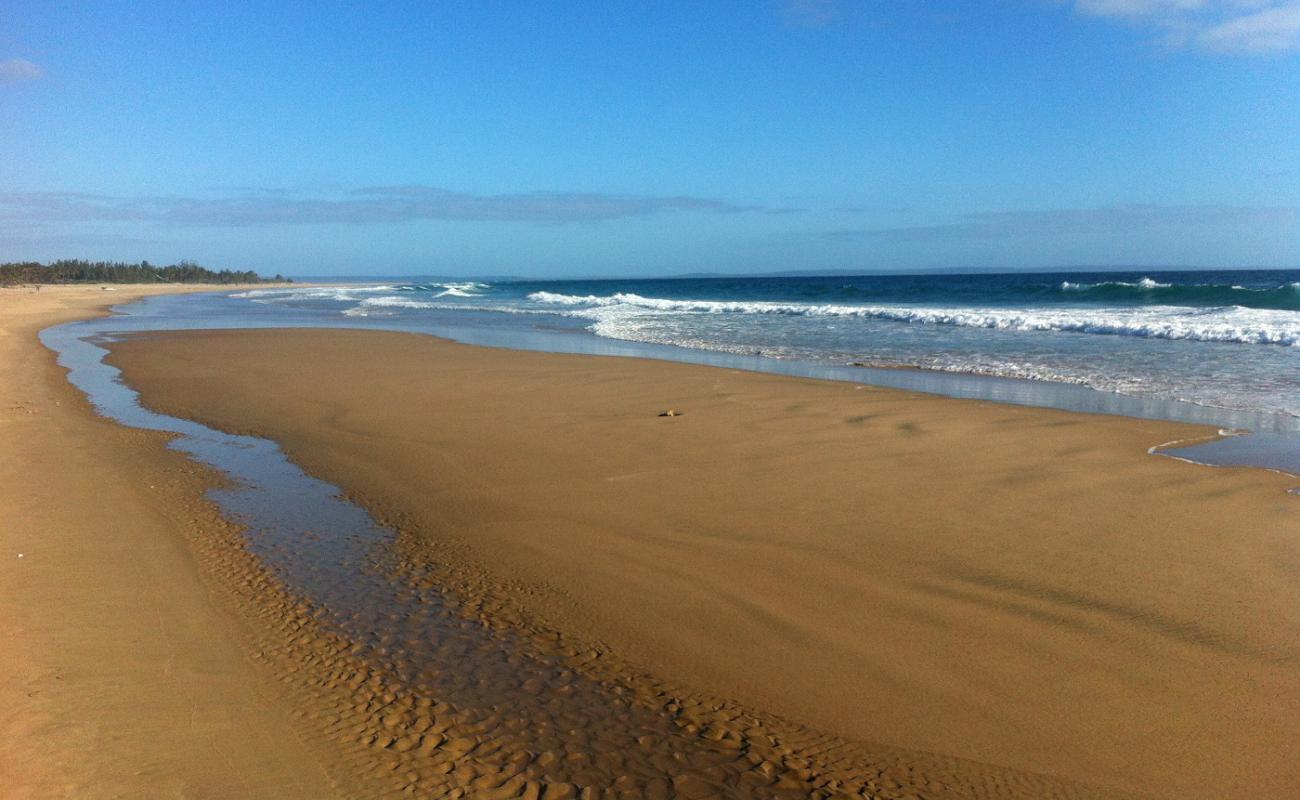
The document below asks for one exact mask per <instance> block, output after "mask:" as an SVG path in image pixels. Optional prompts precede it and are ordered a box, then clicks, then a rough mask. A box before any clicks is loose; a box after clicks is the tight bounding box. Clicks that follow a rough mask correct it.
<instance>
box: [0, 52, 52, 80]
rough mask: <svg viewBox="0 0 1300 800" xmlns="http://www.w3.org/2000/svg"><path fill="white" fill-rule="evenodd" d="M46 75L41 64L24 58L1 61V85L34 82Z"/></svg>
mask: <svg viewBox="0 0 1300 800" xmlns="http://www.w3.org/2000/svg"><path fill="white" fill-rule="evenodd" d="M44 74H45V70H43V69H41V67H40V65H39V64H33V63H32V62H30V61H28V60H26V59H23V58H11V59H9V60H7V61H0V84H6V85H10V86H12V85H14V84H18V83H27V82H28V81H34V80H37V79H38V78H40V77H41V76H43V75H44Z"/></svg>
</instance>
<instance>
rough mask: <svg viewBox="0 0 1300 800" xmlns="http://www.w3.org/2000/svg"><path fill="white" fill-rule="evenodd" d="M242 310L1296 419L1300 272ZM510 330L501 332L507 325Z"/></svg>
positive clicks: (824, 282)
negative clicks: (475, 319)
mask: <svg viewBox="0 0 1300 800" xmlns="http://www.w3.org/2000/svg"><path fill="white" fill-rule="evenodd" d="M237 297H239V298H241V299H244V300H246V301H248V302H252V303H257V304H262V305H278V306H283V307H286V308H293V309H297V310H300V311H311V312H316V313H319V314H322V315H335V316H339V317H344V318H348V319H352V320H355V321H360V320H362V319H366V320H371V321H376V322H377V321H380V320H390V321H401V322H402V323H403V325H404V326H406V325H410V324H412V323H416V324H418V322H419V321H421V320H425V321H427V322H429V323H430V324H437V323H445V322H447V321H448V319H449V316H450V318H451V320H452V321H453V322H454V321H455V317H454V315H455V314H456V313H457V312H459V313H460V314H462V315H469V314H477V315H482V314H497V315H511V316H514V317H521V318H526V320H527V322H526V323H524V324H527V325H529V326H532V327H546V326H551V327H554V328H558V329H564V328H566V327H567V328H571V327H574V326H576V327H579V328H581V329H585V330H586V331H587V332H589V333H590V334H593V335H595V336H597V337H601V338H606V339H613V340H621V341H627V342H639V343H647V344H656V345H667V346H670V347H672V348H687V349H691V350H703V351H713V352H718V353H727V354H733V355H746V356H758V357H761V358H763V359H773V360H779V361H800V362H809V363H814V364H835V365H860V366H865V367H877V368H887V369H897V368H912V369H919V370H927V371H936V372H943V373H952V374H962V375H976V376H994V377H1000V378H1014V379H1026V380H1031V381H1043V382H1051V383H1060V384H1071V385H1079V386H1086V387H1089V388H1092V389H1095V390H1098V391H1100V392H1105V393H1113V394H1118V395H1124V396H1128V397H1132V398H1138V399H1154V400H1163V401H1175V402H1181V403H1190V404H1195V405H1198V406H1204V407H1209V408H1219V409H1225V410H1233V411H1243V412H1253V413H1260V414H1265V415H1269V416H1274V415H1285V416H1292V417H1300V271H1295V270H1289V271H1282V270H1277V271H1274V270H1268V271H1264V270H1252V271H1217V272H1210V271H1196V272H1158V271H1140V272H1131V273H1114V272H1105V273H1077V272H1075V273H1034V274H1027V273H1019V274H999V275H899V276H860V277H843V276H834V277H792V278H791V277H754V278H699V279H660V280H575V281H505V282H491V283H485V282H465V281H438V280H428V279H408V280H399V281H394V282H388V283H383V284H376V285H371V286H347V287H342V286H340V287H325V288H301V289H298V288H294V289H261V290H253V291H249V292H244V293H241V294H240V295H238V296H237ZM502 324H506V323H504V322H503V323H502Z"/></svg>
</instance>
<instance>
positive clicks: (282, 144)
mask: <svg viewBox="0 0 1300 800" xmlns="http://www.w3.org/2000/svg"><path fill="white" fill-rule="evenodd" d="M90 5H91V4H68V5H64V4H57V5H56V4H45V3H29V2H16V3H15V2H12V1H11V2H10V3H8V4H7V6H6V10H5V13H4V14H3V15H2V16H0V260H4V261H8V260H19V259H39V260H46V259H52V258H58V257H91V258H113V259H126V260H139V259H142V258H144V259H149V260H151V261H155V262H169V261H174V260H177V259H181V258H190V259H194V260H197V261H199V262H201V263H204V264H210V265H213V266H230V267H241V268H242V267H249V268H254V269H258V270H261V271H264V272H284V273H286V274H299V275H302V274H315V275H321V274H353V275H355V274H366V273H371V274H400V273H406V274H420V273H424V274H463V275H476V274H493V275H506V274H510V275H524V276H564V275H593V274H601V275H657V274H673V273H681V272H697V271H708V272H762V271H772V270H787V269H798V270H820V269H825V270H863V271H921V270H928V269H951V268H961V267H980V268H987V267H1007V268H1015V269H1023V268H1033V267H1041V268H1051V267H1059V266H1066V265H1100V266H1107V265H1113V266H1118V265H1132V264H1141V265H1172V266H1222V267H1236V266H1255V265H1260V266H1300V0H989V1H987V2H979V1H978V0H967V2H942V1H941V0H940V1H939V2H921V1H920V0H916V1H915V2H909V1H908V0H896V1H895V2H885V1H884V0H857V1H855V0H838V1H837V0H791V1H789V2H775V1H772V2H769V1H767V0H758V1H757V2H743V3H742V2H734V3H726V2H711V3H695V2H683V3H669V2H647V3H620V2H611V3H594V2H593V3H581V4H578V3H563V4H560V3H555V4H552V3H540V2H539V3H524V2H512V3H504V2H503V3H495V2H486V1H485V2H474V3H445V4H428V3H412V4H409V5H401V4H395V3H394V4H366V5H362V4H356V5H352V4H329V3H302V4H281V5H276V6H274V8H273V9H271V6H272V4H269V3H268V4H247V6H246V7H245V8H242V9H239V8H234V9H232V8H225V7H222V5H219V4H175V5H172V4H156V3H148V2H134V3H129V4H126V3H123V4H113V3H102V4H94V7H89V6H90ZM370 6H383V7H370ZM268 9H271V10H268Z"/></svg>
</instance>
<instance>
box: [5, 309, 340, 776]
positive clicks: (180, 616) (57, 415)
mask: <svg viewBox="0 0 1300 800" xmlns="http://www.w3.org/2000/svg"><path fill="white" fill-rule="evenodd" d="M201 288H203V287H194V286H186V287H175V286H167V287H157V286H153V287H137V286H119V287H116V291H113V292H105V291H102V290H101V289H100V288H99V287H98V286H89V287H86V286H76V287H71V286H69V287H45V288H43V289H42V290H41V291H39V292H35V291H31V290H29V289H0V642H3V645H2V646H0V795H3V796H4V797H6V798H65V797H77V798H99V797H104V798H107V797H210V798H245V797H267V798H270V797H283V798H322V797H331V796H335V795H334V793H333V783H332V781H330V780H329V779H328V778H327V776H326V774H325V771H324V769H323V768H322V766H321V764H322V763H325V761H324V760H323V759H322V757H321V756H322V754H323V753H324V752H326V751H324V750H321V749H320V748H313V747H311V746H309V745H307V744H306V743H305V740H304V738H303V736H302V735H300V733H299V731H298V730H297V728H296V727H295V725H294V724H292V717H291V706H290V705H289V704H288V703H287V699H286V698H283V697H282V696H281V695H282V694H283V692H281V691H280V689H279V686H278V685H277V684H276V683H275V682H273V681H272V680H271V679H270V673H269V672H264V671H260V670H258V669H255V668H254V667H253V666H252V664H251V663H250V661H249V656H248V654H249V652H250V650H249V646H248V643H249V642H250V641H251V638H250V637H251V636H252V632H251V630H250V629H249V628H248V626H247V623H246V622H245V621H244V620H243V619H242V618H241V617H240V616H239V615H237V614H236V613H234V611H233V607H232V606H231V605H230V604H229V603H227V602H225V601H224V600H222V599H221V598H220V597H219V596H218V594H217V593H216V592H217V587H216V586H215V585H214V584H213V583H212V581H211V580H209V577H210V576H209V575H208V570H207V569H206V568H205V567H204V561H205V559H204V558H202V557H201V556H200V555H199V554H198V552H197V551H196V550H195V549H194V548H193V547H192V546H191V543H192V541H195V540H197V539H200V538H202V539H211V538H219V537H225V538H226V539H227V540H228V539H230V538H231V537H233V536H234V535H235V533H236V532H235V531H234V530H233V529H232V528H231V527H230V526H229V525H228V523H226V522H225V521H224V520H222V519H220V517H218V516H217V515H216V514H215V512H214V510H213V509H212V508H211V506H209V505H208V504H207V503H206V502H204V501H203V500H202V498H201V492H202V490H203V489H204V488H205V487H207V486H208V485H210V484H211V482H212V476H210V475H207V474H204V473H203V472H202V471H201V470H199V469H197V468H196V467H194V466H193V465H191V464H190V463H189V462H188V461H186V460H185V459H184V458H182V457H181V456H180V455H178V454H176V453H172V452H169V451H167V450H165V449H164V447H163V442H164V440H163V438H162V437H159V436H153V435H149V434H144V433H141V432H137V431H130V430H126V429H124V428H121V427H119V426H117V425H114V424H113V423H111V422H109V421H107V420H104V419H102V418H100V417H98V416H96V415H95V414H94V413H93V411H92V410H91V409H90V408H89V407H88V405H87V404H86V403H85V401H84V399H83V398H82V397H81V395H80V394H79V393H78V392H76V391H75V390H74V389H73V388H72V387H71V386H70V385H69V384H68V382H67V380H66V379H65V377H64V373H63V370H62V369H60V368H59V367H58V366H56V364H55V363H54V354H53V353H50V352H49V351H48V350H46V349H45V348H44V347H42V346H41V345H40V343H39V342H38V341H37V338H36V334H37V332H38V331H39V330H40V329H41V328H43V327H46V326H48V325H52V324H55V323H56V322H61V321H68V320H72V319H77V318H83V317H87V316H93V315H95V314H99V313H103V310H104V307H105V306H106V305H107V304H109V303H115V302H123V301H126V300H129V299H132V298H134V297H138V296H142V295H145V294H156V293H159V292H168V293H170V292H176V291H196V290H199V289H201ZM20 554H21V557H20ZM230 563H233V562H230Z"/></svg>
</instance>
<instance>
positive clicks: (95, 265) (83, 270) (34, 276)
mask: <svg viewBox="0 0 1300 800" xmlns="http://www.w3.org/2000/svg"><path fill="white" fill-rule="evenodd" d="M270 282H275V283H285V282H291V281H289V279H288V278H285V277H284V276H282V275H276V276H275V277H273V278H263V277H262V276H261V275H258V274H257V273H256V272H253V271H252V270H243V271H236V270H229V269H223V270H210V269H208V268H207V267H201V266H199V265H198V264H195V263H194V262H192V261H181V262H180V263H177V264H169V265H167V266H165V267H160V266H155V265H153V264H150V263H149V262H148V261H141V262H140V263H139V264H127V263H124V262H120V261H81V260H63V261H55V262H53V263H51V264H39V263H37V262H35V261H27V262H14V263H9V264H0V286H13V285H15V284H22V283H222V284H224V283H270Z"/></svg>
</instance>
